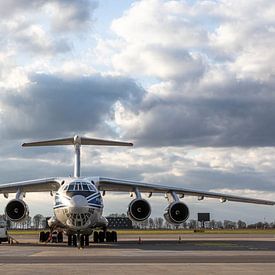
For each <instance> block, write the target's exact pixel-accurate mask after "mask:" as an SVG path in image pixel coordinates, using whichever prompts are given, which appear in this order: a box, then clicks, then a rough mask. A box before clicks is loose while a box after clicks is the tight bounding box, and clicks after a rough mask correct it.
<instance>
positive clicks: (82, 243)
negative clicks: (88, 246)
mask: <svg viewBox="0 0 275 275" xmlns="http://www.w3.org/2000/svg"><path fill="white" fill-rule="evenodd" d="M84 243H85V235H81V236H80V247H83V246H84Z"/></svg>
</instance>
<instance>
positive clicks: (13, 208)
mask: <svg viewBox="0 0 275 275" xmlns="http://www.w3.org/2000/svg"><path fill="white" fill-rule="evenodd" d="M59 145H72V146H74V149H75V156H74V157H75V158H74V176H73V177H64V178H61V177H56V178H43V179H36V180H28V181H20V182H11V183H3V184H0V193H1V194H3V195H4V197H5V198H8V197H9V194H10V193H15V198H14V199H11V200H10V201H9V202H8V203H7V205H6V208H5V214H6V218H7V219H8V220H10V221H12V222H20V221H23V220H24V219H26V218H27V217H28V214H29V210H28V205H27V204H26V202H25V201H24V197H25V194H26V193H27V192H49V193H50V194H51V195H52V196H54V206H53V216H52V217H51V218H50V219H49V220H48V225H49V228H50V231H49V232H44V231H43V232H40V241H42V242H45V241H47V240H49V239H50V236H52V234H51V233H52V232H54V231H58V232H64V233H65V234H66V235H67V236H68V245H69V246H78V247H82V246H88V245H89V237H90V236H91V235H92V234H93V241H94V242H104V241H107V242H115V241H116V240H117V234H116V231H111V232H110V231H108V230H107V228H108V221H107V219H106V218H105V217H103V215H102V212H103V199H102V196H104V195H105V193H106V192H108V191H110V192H129V193H130V194H131V196H132V197H133V199H132V201H131V202H130V204H129V206H128V212H127V214H128V217H129V218H130V219H131V220H133V221H135V222H142V221H145V220H146V219H148V217H149V216H150V214H151V207H150V204H149V203H148V201H147V200H146V199H145V198H144V193H145V194H147V195H148V198H150V197H151V196H152V194H153V193H162V194H164V195H165V197H166V199H167V200H168V206H167V208H166V209H165V212H164V218H165V219H166V220H167V221H168V222H169V223H171V224H174V225H180V224H181V223H183V222H184V221H186V220H187V219H188V217H189V209H188V207H187V205H186V204H185V203H183V202H182V201H181V200H180V199H181V198H183V197H184V196H196V197H197V198H198V200H203V199H204V198H205V197H209V198H216V199H219V200H220V201H221V202H226V201H236V202H245V203H255V204H264V205H274V204H275V202H274V201H268V200H261V199H254V198H246V197H239V196H234V195H228V194H221V193H214V192H207V191H206V192H205V191H198V190H192V189H186V188H179V187H173V186H170V185H160V184H149V183H144V182H138V181H130V180H120V179H113V178H107V177H100V176H92V177H81V176H80V148H81V146H82V145H96V146H102V145H103V146H104V145H105V146H133V144H132V143H128V142H120V141H113V140H103V139H95V138H87V137H81V136H78V135H76V136H74V137H71V138H63V139H53V140H45V141H37V142H30V143H23V144H22V146H23V147H28V146H59ZM142 194H143V196H142ZM98 230H100V231H99V232H98ZM61 234H62V233H61Z"/></svg>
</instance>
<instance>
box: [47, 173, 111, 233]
mask: <svg viewBox="0 0 275 275" xmlns="http://www.w3.org/2000/svg"><path fill="white" fill-rule="evenodd" d="M53 209H54V217H53V218H52V223H53V225H55V227H62V228H63V229H64V230H65V231H66V232H67V233H68V234H74V233H85V234H90V233H91V232H92V230H93V229H94V228H96V227H106V226H107V220H106V219H105V218H104V217H102V212H103V200H102V197H101V194H100V192H99V191H98V189H97V186H96V183H95V182H94V181H93V180H88V179H85V178H71V179H70V180H66V181H64V183H63V184H62V185H61V187H60V188H59V190H58V191H57V192H56V193H55V197H54V206H53Z"/></svg>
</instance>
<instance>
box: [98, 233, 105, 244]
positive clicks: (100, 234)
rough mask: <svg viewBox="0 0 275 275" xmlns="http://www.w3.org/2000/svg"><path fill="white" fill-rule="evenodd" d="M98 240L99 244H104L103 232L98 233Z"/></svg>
mask: <svg viewBox="0 0 275 275" xmlns="http://www.w3.org/2000/svg"><path fill="white" fill-rule="evenodd" d="M98 239H99V242H100V243H104V240H105V232H104V231H99V234H98Z"/></svg>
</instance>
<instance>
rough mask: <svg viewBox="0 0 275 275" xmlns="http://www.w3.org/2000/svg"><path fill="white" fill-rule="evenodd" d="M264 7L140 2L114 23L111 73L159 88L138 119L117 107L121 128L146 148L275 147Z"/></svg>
mask: <svg viewBox="0 0 275 275" xmlns="http://www.w3.org/2000/svg"><path fill="white" fill-rule="evenodd" d="M267 2H268V1H265V0H262V1H260V0H259V1H252V2H249V3H248V2H247V1H240V2H236V1H218V2H217V1H198V2H194V3H193V4H187V3H186V2H185V1H177V2H175V1H162V0H150V1H138V2H136V3H134V4H133V5H132V6H131V8H130V9H129V10H128V11H127V12H125V13H124V14H123V16H121V17H120V18H119V19H116V20H114V21H113V23H112V30H113V32H114V33H115V34H116V35H117V40H119V41H120V43H121V45H120V46H119V44H118V43H114V44H115V47H113V48H112V50H114V51H115V52H116V53H115V54H113V52H112V51H110V52H111V53H112V54H113V56H112V61H113V63H112V64H113V68H114V70H115V71H118V72H120V73H123V74H126V75H127V74H129V73H130V74H133V75H136V76H146V77H151V78H153V79H157V80H156V82H158V83H157V84H155V85H153V86H151V87H149V88H148V94H147V95H146V97H144V100H143V102H142V103H141V105H140V108H139V109H138V113H132V112H131V110H130V111H129V110H124V109H123V108H121V107H120V106H117V108H116V121H117V124H118V126H119V127H120V128H121V130H122V131H124V132H125V133H126V135H128V136H129V137H131V138H135V139H136V140H137V141H138V142H139V143H140V144H143V145H147V146H169V145H172V146H177V145H181V146H185V145H194V146H214V147H222V146H225V147H227V146H244V147H249V146H273V145H274V140H275V138H274V137H275V128H274V125H273V122H272V121H273V117H274V110H273V107H272V106H274V103H275V102H274V88H275V86H274V80H273V75H274V64H273V62H272V60H273V55H274V54H275V51H274V50H273V47H272V45H273V44H274V43H275V40H274V35H273V32H274V19H273V18H272V16H271V14H272V11H274V10H275V6H274V4H271V3H270V2H269V3H267ZM257 7H258V8H257ZM258 11H259V12H258ZM140 14H143V15H144V16H142V17H141V16H140ZM251 14H253V18H252V17H251ZM262 14H266V17H263V16H262ZM254 15H255V16H254ZM101 44H102V42H101ZM108 44H109V45H111V43H110V42H109V43H108ZM99 46H100V45H99ZM104 46H105V47H106V44H104ZM111 47H112V46H111ZM105 52H107V51H106V49H105ZM158 80H159V81H158ZM122 118H123V119H122ZM133 129H136V130H135V131H133Z"/></svg>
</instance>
